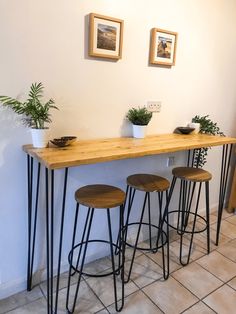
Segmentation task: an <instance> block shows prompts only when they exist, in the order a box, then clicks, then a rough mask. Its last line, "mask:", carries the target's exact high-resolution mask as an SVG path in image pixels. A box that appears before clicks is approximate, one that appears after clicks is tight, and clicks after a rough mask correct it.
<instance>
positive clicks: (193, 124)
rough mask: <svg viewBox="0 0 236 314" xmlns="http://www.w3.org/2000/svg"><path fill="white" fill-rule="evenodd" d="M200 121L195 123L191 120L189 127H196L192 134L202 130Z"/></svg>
mask: <svg viewBox="0 0 236 314" xmlns="http://www.w3.org/2000/svg"><path fill="white" fill-rule="evenodd" d="M200 126H201V125H200V123H194V122H191V123H189V124H188V127H190V128H194V129H195V130H193V132H192V134H197V133H199V131H200Z"/></svg>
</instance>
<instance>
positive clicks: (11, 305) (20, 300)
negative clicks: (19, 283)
mask: <svg viewBox="0 0 236 314" xmlns="http://www.w3.org/2000/svg"><path fill="white" fill-rule="evenodd" d="M42 297H43V294H42V292H41V290H40V288H39V287H34V288H33V289H32V290H31V291H30V292H29V291H23V292H20V293H17V294H15V295H13V296H10V297H9V298H6V299H2V300H0V314H2V313H6V312H8V311H10V310H13V309H15V308H17V307H20V306H23V305H25V304H27V303H30V302H32V301H35V300H37V299H39V298H42Z"/></svg>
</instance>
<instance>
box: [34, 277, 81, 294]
mask: <svg viewBox="0 0 236 314" xmlns="http://www.w3.org/2000/svg"><path fill="white" fill-rule="evenodd" d="M77 280H78V273H75V274H74V276H72V277H71V284H74V283H76V282H77ZM82 280H83V279H82ZM67 283H68V272H65V273H63V274H61V276H60V281H59V289H63V288H65V287H67ZM56 285H57V277H56V276H55V277H54V278H53V292H55V291H56ZM40 288H41V289H42V291H43V293H44V295H45V296H46V295H47V281H44V282H42V283H41V284H40Z"/></svg>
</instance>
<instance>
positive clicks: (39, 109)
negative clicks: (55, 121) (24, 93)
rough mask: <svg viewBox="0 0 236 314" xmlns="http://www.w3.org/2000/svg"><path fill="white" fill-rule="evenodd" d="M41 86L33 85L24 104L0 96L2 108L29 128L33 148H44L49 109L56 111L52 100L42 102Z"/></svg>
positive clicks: (46, 140) (49, 116) (47, 133)
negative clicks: (10, 111) (15, 115)
mask: <svg viewBox="0 0 236 314" xmlns="http://www.w3.org/2000/svg"><path fill="white" fill-rule="evenodd" d="M43 89H44V87H43V84H42V83H33V84H32V85H31V87H30V91H29V95H28V99H27V100H26V101H24V102H21V101H19V100H18V99H15V98H12V97H9V96H0V102H1V103H2V105H3V106H6V107H9V108H11V109H12V110H13V111H14V112H15V113H17V114H18V115H20V116H21V117H22V121H23V124H24V125H26V126H27V127H30V128H31V134H32V141H33V146H34V147H37V148H42V147H46V146H47V144H48V138H49V129H48V127H47V126H46V123H50V122H51V121H52V120H51V115H50V112H49V111H50V109H58V108H57V107H56V106H55V105H54V100H53V99H49V100H48V101H47V102H45V103H44V102H42V97H43Z"/></svg>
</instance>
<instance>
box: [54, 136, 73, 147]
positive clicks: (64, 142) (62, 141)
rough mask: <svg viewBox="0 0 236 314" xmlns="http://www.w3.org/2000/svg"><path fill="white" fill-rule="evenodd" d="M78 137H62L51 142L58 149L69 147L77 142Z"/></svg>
mask: <svg viewBox="0 0 236 314" xmlns="http://www.w3.org/2000/svg"><path fill="white" fill-rule="evenodd" d="M76 139H77V137H76V136H62V137H60V138H54V139H53V140H51V141H50V142H51V143H53V144H54V145H56V146H58V147H65V146H69V145H70V144H72V143H74V142H75V141H76Z"/></svg>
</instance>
